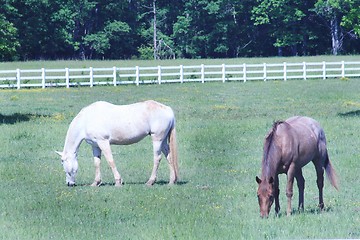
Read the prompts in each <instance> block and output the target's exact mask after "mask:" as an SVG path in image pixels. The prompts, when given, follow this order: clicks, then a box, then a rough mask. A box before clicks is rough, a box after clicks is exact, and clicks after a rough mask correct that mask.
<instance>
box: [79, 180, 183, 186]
mask: <svg viewBox="0 0 360 240" xmlns="http://www.w3.org/2000/svg"><path fill="white" fill-rule="evenodd" d="M187 183H188V182H187V181H178V182H177V183H176V184H174V185H185V184H187ZM124 185H146V182H125V183H124ZM154 185H169V182H167V181H165V180H159V181H156V182H155V184H154ZM76 186H79V187H85V186H90V184H86V183H80V184H76V185H75V187H76ZM103 186H115V183H113V182H102V183H101V184H100V186H99V187H103Z"/></svg>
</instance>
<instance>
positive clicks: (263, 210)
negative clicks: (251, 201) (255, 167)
mask: <svg viewBox="0 0 360 240" xmlns="http://www.w3.org/2000/svg"><path fill="white" fill-rule="evenodd" d="M256 182H257V183H258V184H259V188H258V190H257V196H258V201H259V206H260V216H261V217H268V216H269V212H270V208H271V205H272V204H273V203H274V178H273V177H270V179H269V180H261V179H260V178H258V177H256Z"/></svg>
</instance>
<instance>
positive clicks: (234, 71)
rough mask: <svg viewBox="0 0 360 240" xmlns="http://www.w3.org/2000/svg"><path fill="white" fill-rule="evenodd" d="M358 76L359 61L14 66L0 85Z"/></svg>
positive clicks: (3, 74)
mask: <svg viewBox="0 0 360 240" xmlns="http://www.w3.org/2000/svg"><path fill="white" fill-rule="evenodd" d="M350 77H360V62H345V61H341V62H308V63H306V62H302V63H286V62H284V63H280V64H266V63H263V64H245V63H244V64H239V65H225V64H221V65H204V64H201V65H197V66H184V65H180V66H157V67H139V66H136V67H124V68H122V67H112V68H92V67H90V68H74V69H72V68H64V69H45V68H41V69H16V70H2V71H0V88H17V89H20V88H30V87H42V88H46V87H56V86H62V87H67V88H68V87H71V86H90V87H93V86H96V85H113V86H117V85H121V84H135V85H140V84H154V83H155V84H162V83H185V82H201V83H204V82H209V81H222V82H226V81H243V82H246V81H250V80H261V81H267V80H284V81H286V80H289V79H303V80H307V79H314V78H318V79H326V78H350Z"/></svg>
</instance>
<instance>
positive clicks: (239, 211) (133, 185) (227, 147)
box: [0, 79, 360, 239]
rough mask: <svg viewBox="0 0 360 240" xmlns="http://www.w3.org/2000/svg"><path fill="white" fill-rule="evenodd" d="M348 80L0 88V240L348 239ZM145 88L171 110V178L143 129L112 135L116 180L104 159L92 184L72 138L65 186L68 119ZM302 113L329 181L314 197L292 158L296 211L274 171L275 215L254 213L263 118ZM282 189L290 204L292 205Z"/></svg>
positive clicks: (311, 181) (355, 179)
mask: <svg viewBox="0 0 360 240" xmlns="http://www.w3.org/2000/svg"><path fill="white" fill-rule="evenodd" d="M359 89H360V79H342V80H341V79H327V80H307V81H286V82H284V81H269V82H247V83H243V82H227V83H220V82H212V83H205V84H201V83H186V84H162V85H144V86H140V87H137V86H118V87H107V86H104V87H94V88H89V87H80V88H70V89H65V88H58V89H55V88H50V89H44V90H43V89H28V90H27V89H23V90H20V91H17V90H0V142H1V145H0V150H1V152H2V154H1V156H0V182H1V189H0V238H1V239H70V238H72V239H100V238H103V239H273V238H277V239H279V238H280V239H283V238H286V239H293V238H297V239H299V238H360V199H359V196H360V188H359V185H360V179H359V171H360V169H359V157H360V150H359V147H358V146H359V145H360V139H359V134H358V133H359V127H360V92H359ZM147 99H154V100H156V101H159V102H162V103H164V104H166V105H169V106H171V107H172V108H173V110H174V112H175V115H176V119H177V137H178V148H179V167H180V181H179V183H178V184H177V185H175V186H168V185H167V182H168V180H169V174H168V166H167V163H166V160H165V159H164V158H163V160H162V162H161V164H160V169H159V174H158V181H157V183H156V184H155V185H154V186H152V187H147V186H146V185H145V182H146V180H147V179H148V177H149V176H150V173H151V168H152V164H153V163H152V145H151V140H150V138H146V139H144V140H143V141H142V142H140V143H138V144H135V145H130V146H113V147H112V150H113V153H114V158H115V161H116V164H117V167H118V170H119V171H120V173H121V174H122V177H123V179H124V182H125V185H124V186H123V187H122V188H116V187H114V186H113V185H114V180H113V176H112V173H111V170H110V168H109V166H108V165H107V163H106V161H105V159H104V158H103V161H102V174H103V176H102V179H103V182H104V183H105V184H104V185H103V186H101V187H90V186H89V185H90V184H91V183H92V181H93V179H94V166H93V160H92V154H91V147H90V146H89V145H88V144H86V143H85V142H84V143H83V144H82V145H81V147H80V153H79V157H78V158H79V172H78V175H77V184H78V186H76V187H73V188H69V187H67V186H66V183H65V174H64V172H63V168H62V166H61V164H60V158H59V157H58V156H57V155H56V154H55V152H54V151H55V150H59V151H61V150H62V148H63V144H64V140H65V135H66V131H67V128H68V126H69V123H70V122H71V120H72V119H73V117H74V116H75V115H76V114H77V113H78V112H79V111H80V109H81V108H82V107H84V106H86V105H88V104H90V103H92V102H94V101H97V100H105V101H109V102H112V103H114V104H128V103H133V102H137V101H142V100H147ZM293 115H306V116H310V117H313V118H314V119H316V120H318V121H319V122H320V123H321V125H322V126H323V128H324V130H325V133H326V136H327V142H328V150H329V156H330V159H331V161H332V164H333V166H334V168H335V170H336V171H337V174H338V177H339V186H340V190H339V191H336V190H335V189H334V188H332V187H331V186H330V184H329V182H328V181H327V180H325V187H324V202H325V208H326V209H325V211H323V212H319V211H318V208H317V202H318V200H317V196H318V191H317V187H316V173H315V170H314V167H313V165H312V164H310V165H308V166H306V167H305V168H304V177H305V181H306V183H305V184H306V187H305V212H304V213H298V212H297V211H296V209H295V208H294V210H293V215H292V216H291V217H286V196H285V176H284V175H281V177H280V205H281V212H280V216H279V217H275V214H274V209H273V208H272V210H271V212H270V217H269V218H268V219H261V218H260V216H259V207H258V203H257V197H256V189H257V183H256V181H255V176H256V175H259V174H260V173H261V172H260V168H261V156H262V145H263V141H264V136H265V135H266V133H267V131H268V130H269V128H270V127H271V125H272V123H273V121H275V120H280V119H286V118H288V117H290V116H293ZM297 202H298V199H297V188H296V187H295V188H294V198H293V207H297Z"/></svg>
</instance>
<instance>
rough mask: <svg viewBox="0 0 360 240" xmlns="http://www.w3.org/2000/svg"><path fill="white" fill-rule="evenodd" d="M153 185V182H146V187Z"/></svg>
mask: <svg viewBox="0 0 360 240" xmlns="http://www.w3.org/2000/svg"><path fill="white" fill-rule="evenodd" d="M154 183H155V180H149V181H147V183H146V186H148V187H151V186H152V185H154Z"/></svg>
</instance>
